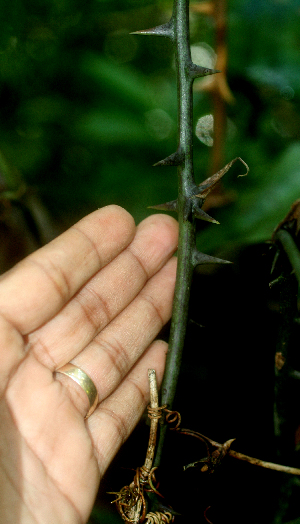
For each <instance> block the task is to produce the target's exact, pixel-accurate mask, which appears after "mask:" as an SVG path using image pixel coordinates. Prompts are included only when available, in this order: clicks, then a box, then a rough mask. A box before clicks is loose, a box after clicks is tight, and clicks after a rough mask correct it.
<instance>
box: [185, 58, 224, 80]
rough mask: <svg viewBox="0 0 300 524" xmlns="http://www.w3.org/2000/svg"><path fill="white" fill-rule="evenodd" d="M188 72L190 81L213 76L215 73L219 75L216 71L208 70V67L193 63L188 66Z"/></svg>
mask: <svg viewBox="0 0 300 524" xmlns="http://www.w3.org/2000/svg"><path fill="white" fill-rule="evenodd" d="M188 71H189V74H190V77H191V78H192V79H194V78H199V77H201V76H208V75H214V74H215V73H221V71H219V70H218V69H209V68H208V67H202V66H199V65H197V64H194V63H193V62H190V63H189V65H188Z"/></svg>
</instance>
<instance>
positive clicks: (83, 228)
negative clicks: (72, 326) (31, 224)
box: [0, 205, 135, 335]
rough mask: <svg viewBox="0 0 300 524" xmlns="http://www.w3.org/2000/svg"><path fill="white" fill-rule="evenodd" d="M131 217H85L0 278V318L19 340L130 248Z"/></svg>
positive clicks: (106, 211) (108, 213)
mask: <svg viewBox="0 0 300 524" xmlns="http://www.w3.org/2000/svg"><path fill="white" fill-rule="evenodd" d="M134 234H135V224H134V220H133V218H132V216H131V215H130V214H129V213H127V211H125V210H124V209H122V208H121V207H118V206H114V205H113V206H107V207H104V208H102V209H100V210H97V211H95V212H94V213H91V214H90V215H88V216H86V217H85V218H83V219H82V220H80V221H79V222H78V223H77V224H75V225H74V226H72V227H71V228H70V229H69V230H68V231H66V232H65V233H63V234H62V235H60V236H59V237H57V238H56V239H54V240H53V241H52V242H50V243H49V244H47V245H46V246H44V247H42V248H41V249H39V250H38V251H35V252H34V253H32V254H31V255H29V256H28V257H27V258H25V259H24V260H22V262H20V263H19V264H17V265H16V266H15V267H13V268H12V269H11V270H9V271H8V272H7V273H5V274H4V275H2V276H1V277H0V314H2V315H3V316H4V317H5V318H6V319H7V320H9V321H10V322H11V323H12V324H13V325H14V326H15V327H16V328H17V329H18V330H19V331H20V332H21V333H22V334H23V335H25V334H27V333H30V332H31V331H32V330H34V329H36V328H38V327H39V326H41V325H42V324H44V323H45V322H47V321H48V320H50V319H51V318H52V317H53V316H54V315H55V314H56V313H57V312H58V311H60V309H61V308H62V307H63V306H64V305H65V304H66V302H68V300H69V299H70V298H71V297H72V296H73V295H74V294H75V293H76V292H77V291H78V290H79V289H80V288H81V287H82V286H83V285H84V284H85V283H86V282H87V281H88V280H89V279H90V278H91V277H92V276H93V275H95V273H97V271H99V270H100V269H101V268H102V267H104V266H105V265H106V264H108V263H109V262H110V261H111V260H112V259H113V258H115V257H116V256H117V255H118V254H119V253H120V252H121V251H123V250H124V249H125V248H126V247H127V246H128V244H129V243H130V242H131V240H132V239H133V237H134Z"/></svg>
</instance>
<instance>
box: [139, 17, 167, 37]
mask: <svg viewBox="0 0 300 524" xmlns="http://www.w3.org/2000/svg"><path fill="white" fill-rule="evenodd" d="M130 34H131V35H146V36H148V35H149V36H165V37H167V38H170V39H171V40H174V25H173V20H172V18H171V20H170V21H169V22H167V23H166V24H162V25H158V26H156V27H151V28H150V29H142V30H141V31H133V32H132V33H130Z"/></svg>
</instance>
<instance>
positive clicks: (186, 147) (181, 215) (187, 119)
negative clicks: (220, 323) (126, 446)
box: [135, 0, 244, 466]
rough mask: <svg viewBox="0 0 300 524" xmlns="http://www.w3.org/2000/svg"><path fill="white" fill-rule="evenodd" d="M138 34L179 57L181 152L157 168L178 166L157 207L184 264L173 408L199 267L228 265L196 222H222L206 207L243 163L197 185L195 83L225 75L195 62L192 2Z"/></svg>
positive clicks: (169, 391) (167, 383) (170, 380)
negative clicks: (203, 249)
mask: <svg viewBox="0 0 300 524" xmlns="http://www.w3.org/2000/svg"><path fill="white" fill-rule="evenodd" d="M135 34H143V35H156V36H165V37H168V38H170V39H171V41H172V42H173V45H174V50H175V59H176V70H177V97H178V147H177V151H176V152H175V153H173V154H171V155H170V156H169V157H167V158H165V159H164V160H161V161H160V162H158V163H157V164H156V165H161V166H164V165H174V166H178V167H177V170H178V199H177V201H174V202H167V203H166V204H162V205H159V206H153V207H154V208H155V207H156V208H157V209H165V210H177V211H178V221H179V243H178V252H177V258H178V266H177V276H176V285H175V295H174V302H173V314H172V322H171V331H170V339H169V350H168V354H167V361H166V369H165V374H164V378H163V383H162V390H161V405H167V406H168V408H169V409H172V404H173V401H174V397H175V392H176V385H177V382H178V377H179V372H180V364H181V358H182V350H183V346H184V339H185V334H186V325H187V321H188V304H189V296H190V288H191V281H192V276H193V270H194V268H195V267H196V266H197V265H198V264H204V263H224V262H225V263H226V262H227V261H223V260H220V259H216V258H214V257H210V256H208V255H205V254H203V253H200V252H198V251H197V248H196V227H195V219H196V218H200V219H203V220H207V221H209V222H214V223H218V222H217V221H216V220H214V219H212V218H211V217H210V216H209V215H207V214H206V213H205V212H204V211H203V210H202V209H201V207H202V205H203V203H204V200H205V198H206V196H207V194H208V193H209V191H210V190H211V189H212V188H213V186H214V185H215V184H216V183H217V182H218V181H219V179H220V178H221V177H222V176H223V175H224V174H225V173H226V172H227V171H228V169H229V168H230V166H231V165H232V163H233V162H235V161H236V160H237V159H234V160H233V161H232V162H230V163H229V164H227V166H225V168H224V169H222V170H221V171H219V172H218V173H216V174H215V175H213V176H212V177H210V178H208V179H207V180H205V181H204V182H202V183H201V184H200V185H199V186H197V185H196V183H195V180H194V168H193V91H192V88H193V81H194V79H195V78H198V77H201V76H207V75H211V74H214V73H217V72H219V71H215V70H212V69H207V68H204V67H201V66H198V65H196V64H194V63H193V62H192V59H191V52H190V38H189V0H174V4H173V14H172V17H171V20H170V21H169V22H168V23H166V24H163V25H161V26H158V27H154V28H152V29H147V30H142V31H136V32H135ZM242 162H243V161H242ZM243 163H244V162H243ZM165 433H166V426H162V427H161V431H160V438H159V443H158V448H157V453H156V458H155V463H154V465H155V466H158V465H159V464H160V460H161V455H162V448H163V443H164V439H165Z"/></svg>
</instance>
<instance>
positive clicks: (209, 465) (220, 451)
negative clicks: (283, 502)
mask: <svg viewBox="0 0 300 524" xmlns="http://www.w3.org/2000/svg"><path fill="white" fill-rule="evenodd" d="M176 431H178V432H180V433H183V434H184V435H189V436H191V437H195V438H197V439H199V440H201V442H203V443H204V444H205V445H206V449H207V455H208V456H207V457H206V458H204V459H200V460H198V461H196V462H193V463H192V464H189V465H188V466H186V468H188V467H193V466H194V465H196V464H199V463H203V464H204V466H203V467H202V468H201V471H207V470H209V471H210V472H213V471H214V469H215V467H216V465H218V464H219V463H220V462H221V460H222V459H223V458H224V457H225V455H229V456H230V457H233V458H236V459H238V460H242V461H244V462H249V464H254V465H255V466H260V467H262V468H266V469H271V470H274V471H281V472H282V473H289V474H290V475H300V469H299V468H293V467H290V466H283V465H281V464H275V463H273V462H265V461H264V460H260V459H257V458H254V457H249V456H248V455H245V454H244V453H239V452H238V451H234V450H233V449H231V448H230V446H231V444H232V442H233V441H234V440H235V439H230V440H227V441H226V442H225V443H224V444H220V443H219V442H216V441H215V440H212V439H210V438H208V437H206V436H205V435H202V434H201V433H198V432H197V431H193V430H190V429H184V428H177V429H176ZM213 448H215V450H214V451H212V450H213ZM186 468H185V469H186Z"/></svg>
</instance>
